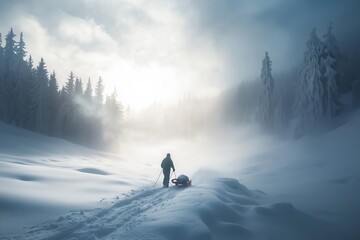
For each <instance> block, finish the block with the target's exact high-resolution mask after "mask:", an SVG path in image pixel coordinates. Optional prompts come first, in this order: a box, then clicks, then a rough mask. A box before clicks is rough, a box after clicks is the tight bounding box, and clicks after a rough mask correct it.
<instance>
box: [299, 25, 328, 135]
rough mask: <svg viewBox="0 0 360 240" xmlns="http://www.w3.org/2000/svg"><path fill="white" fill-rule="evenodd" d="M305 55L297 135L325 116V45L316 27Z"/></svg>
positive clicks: (301, 75) (301, 77) (301, 78)
mask: <svg viewBox="0 0 360 240" xmlns="http://www.w3.org/2000/svg"><path fill="white" fill-rule="evenodd" d="M306 47H307V49H306V52H305V56H304V68H303V70H302V71H301V74H300V81H299V86H298V93H297V99H296V103H295V104H296V105H295V106H296V108H297V110H296V111H297V112H298V114H299V123H298V126H297V130H296V131H297V132H296V134H297V135H302V134H303V133H304V131H307V130H310V128H313V127H315V126H316V125H317V124H319V122H320V120H321V119H322V117H323V116H324V112H325V110H324V107H325V103H324V86H323V80H324V79H323V73H322V65H321V62H322V57H323V56H324V46H323V44H322V42H321V41H320V39H319V38H318V36H317V35H316V30H315V29H314V30H313V31H312V32H311V34H310V39H309V40H308V41H307V43H306Z"/></svg>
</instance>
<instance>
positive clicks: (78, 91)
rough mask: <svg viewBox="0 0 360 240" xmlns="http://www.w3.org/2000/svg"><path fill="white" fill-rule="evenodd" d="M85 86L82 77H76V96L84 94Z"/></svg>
mask: <svg viewBox="0 0 360 240" xmlns="http://www.w3.org/2000/svg"><path fill="white" fill-rule="evenodd" d="M83 92H84V91H83V86H82V81H81V79H80V78H76V81H75V96H78V97H80V96H82V95H83Z"/></svg>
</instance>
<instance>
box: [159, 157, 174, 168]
mask: <svg viewBox="0 0 360 240" xmlns="http://www.w3.org/2000/svg"><path fill="white" fill-rule="evenodd" d="M161 168H162V169H164V170H165V169H166V170H170V168H172V169H173V171H175V167H174V163H173V161H172V160H171V158H170V157H166V158H164V160H162V162H161Z"/></svg>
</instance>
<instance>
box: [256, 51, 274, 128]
mask: <svg viewBox="0 0 360 240" xmlns="http://www.w3.org/2000/svg"><path fill="white" fill-rule="evenodd" d="M260 79H261V92H260V100H259V106H258V116H259V121H260V123H261V125H262V126H263V127H265V128H266V129H267V130H268V131H272V130H273V127H274V110H275V109H274V108H275V104H274V79H273V77H272V75H271V60H270V57H269V54H268V52H265V58H264V60H263V61H262V69H261V76H260Z"/></svg>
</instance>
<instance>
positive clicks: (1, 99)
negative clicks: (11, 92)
mask: <svg viewBox="0 0 360 240" xmlns="http://www.w3.org/2000/svg"><path fill="white" fill-rule="evenodd" d="M6 87H7V86H6V82H5V53H4V48H3V47H2V37H1V33H0V120H3V121H5V119H6V116H5V115H6V110H7V105H6V104H7V99H6V91H7V88H6Z"/></svg>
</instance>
